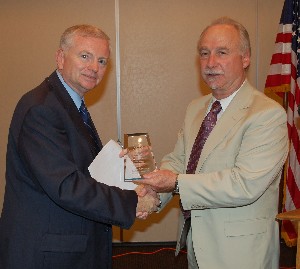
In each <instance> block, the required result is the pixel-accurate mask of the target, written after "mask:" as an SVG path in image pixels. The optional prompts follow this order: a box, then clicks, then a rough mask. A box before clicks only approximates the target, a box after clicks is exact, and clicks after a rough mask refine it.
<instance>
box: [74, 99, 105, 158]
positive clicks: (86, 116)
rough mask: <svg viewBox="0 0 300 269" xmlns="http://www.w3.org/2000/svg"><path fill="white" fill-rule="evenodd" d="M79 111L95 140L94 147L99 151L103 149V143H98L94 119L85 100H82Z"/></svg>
mask: <svg viewBox="0 0 300 269" xmlns="http://www.w3.org/2000/svg"><path fill="white" fill-rule="evenodd" d="M79 112H80V115H81V117H82V119H83V122H84V125H85V126H86V128H87V130H88V132H89V135H90V137H91V138H92V140H93V141H94V148H95V149H96V151H97V153H98V152H99V151H100V150H101V148H102V145H99V144H98V139H97V134H96V130H95V128H94V124H93V123H92V119H91V116H90V113H89V111H88V110H87V108H86V106H85V104H84V101H83V100H82V102H81V106H80V108H79Z"/></svg>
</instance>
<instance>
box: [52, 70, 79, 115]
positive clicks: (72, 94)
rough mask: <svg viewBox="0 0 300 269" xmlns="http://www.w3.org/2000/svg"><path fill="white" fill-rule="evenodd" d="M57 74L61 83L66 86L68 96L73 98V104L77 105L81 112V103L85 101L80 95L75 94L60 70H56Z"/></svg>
mask: <svg viewBox="0 0 300 269" xmlns="http://www.w3.org/2000/svg"><path fill="white" fill-rule="evenodd" d="M56 74H57V76H58V78H59V80H60V82H61V83H62V84H63V85H64V87H65V89H66V90H67V92H68V94H69V95H70V97H71V98H72V100H73V102H74V103H75V105H76V107H77V109H78V110H79V108H80V106H81V101H82V100H83V98H81V97H80V95H79V94H78V93H77V92H75V91H74V90H73V89H72V88H71V87H70V86H69V85H68V84H67V83H66V82H65V81H64V79H63V77H62V75H61V74H60V73H59V72H58V70H56Z"/></svg>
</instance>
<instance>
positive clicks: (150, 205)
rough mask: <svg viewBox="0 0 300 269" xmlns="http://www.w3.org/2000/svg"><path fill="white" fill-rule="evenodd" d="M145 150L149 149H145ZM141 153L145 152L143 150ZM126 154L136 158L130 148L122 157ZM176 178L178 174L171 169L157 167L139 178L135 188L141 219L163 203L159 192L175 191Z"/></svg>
mask: <svg viewBox="0 0 300 269" xmlns="http://www.w3.org/2000/svg"><path fill="white" fill-rule="evenodd" d="M145 152H148V151H147V150H145ZM139 153H140V154H143V151H141V152H139ZM126 154H128V155H129V157H130V158H131V159H132V160H134V156H131V154H132V153H130V152H128V149H124V150H122V151H121V153H120V157H123V156H125V155H126ZM145 154H146V153H145ZM139 163H140V162H139ZM140 164H141V163H140ZM176 180H177V174H175V173H174V172H172V171H169V170H158V169H155V170H154V171H152V172H150V173H147V174H143V177H142V179H139V180H137V182H138V186H137V187H136V188H135V192H136V193H137V195H138V204H137V208H136V217H137V218H139V219H146V218H147V217H148V215H149V214H151V213H152V212H155V211H157V210H158V207H159V206H160V204H161V201H160V199H159V195H158V194H157V193H158V192H160V193H165V192H172V191H174V188H175V185H176V184H175V182H176Z"/></svg>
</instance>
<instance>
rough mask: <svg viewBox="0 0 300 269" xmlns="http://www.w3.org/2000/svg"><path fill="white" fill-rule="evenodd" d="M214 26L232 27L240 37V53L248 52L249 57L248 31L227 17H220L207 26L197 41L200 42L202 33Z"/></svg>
mask: <svg viewBox="0 0 300 269" xmlns="http://www.w3.org/2000/svg"><path fill="white" fill-rule="evenodd" d="M215 25H231V26H233V27H234V28H235V29H236V30H237V31H238V33H239V35H240V46H241V52H242V53H246V52H249V55H250V56H251V45H250V37H249V34H248V31H247V30H246V28H245V27H244V26H243V25H242V24H241V23H239V22H237V21H235V20H233V19H231V18H229V17H221V18H218V19H216V20H214V21H213V22H212V23H211V24H210V25H209V26H207V27H206V28H205V29H204V30H203V32H202V33H201V35H200V39H199V41H201V39H202V37H203V35H204V33H205V32H206V31H207V30H208V29H209V28H210V27H212V26H215Z"/></svg>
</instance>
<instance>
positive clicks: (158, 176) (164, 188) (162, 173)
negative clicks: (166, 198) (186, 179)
mask: <svg viewBox="0 0 300 269" xmlns="http://www.w3.org/2000/svg"><path fill="white" fill-rule="evenodd" d="M176 178H177V174H175V173H173V172H171V171H169V170H157V171H154V172H151V173H148V174H145V175H143V179H141V180H139V183H142V184H145V185H149V186H151V188H152V189H153V190H154V191H156V192H172V191H173V190H174V188H175V181H176Z"/></svg>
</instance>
